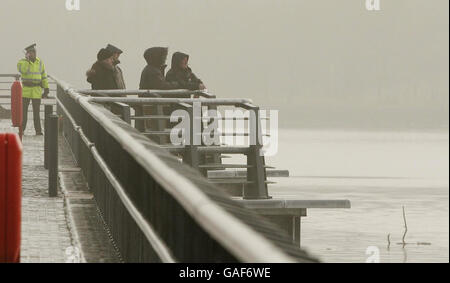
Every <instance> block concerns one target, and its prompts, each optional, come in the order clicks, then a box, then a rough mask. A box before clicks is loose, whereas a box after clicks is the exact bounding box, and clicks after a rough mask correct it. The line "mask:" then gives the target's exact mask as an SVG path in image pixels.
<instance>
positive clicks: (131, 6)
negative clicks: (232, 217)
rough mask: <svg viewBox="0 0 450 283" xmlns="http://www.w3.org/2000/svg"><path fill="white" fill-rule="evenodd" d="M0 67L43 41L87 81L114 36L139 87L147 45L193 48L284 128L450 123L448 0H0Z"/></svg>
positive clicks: (207, 68) (60, 69) (232, 92)
mask: <svg viewBox="0 0 450 283" xmlns="http://www.w3.org/2000/svg"><path fill="white" fill-rule="evenodd" d="M0 3H1V8H0V38H1V44H0V50H1V53H0V56H1V62H2V64H1V65H0V73H11V72H15V70H16V63H17V60H18V59H19V58H21V57H23V53H22V49H23V48H24V47H25V46H28V45H30V44H32V43H35V42H36V43H37V44H38V56H39V57H41V58H42V59H43V60H44V62H45V63H46V66H47V70H48V72H49V73H51V74H53V75H55V76H57V77H58V78H60V79H63V80H65V81H67V82H69V83H70V84H72V85H73V86H75V87H78V88H88V87H89V85H88V84H87V82H86V80H85V72H86V70H87V69H88V68H89V67H90V65H92V63H93V62H94V61H95V59H96V54H97V51H98V50H99V49H100V48H101V47H104V46H106V44H107V43H112V44H114V45H116V46H118V47H120V48H121V49H123V50H124V52H125V53H124V54H123V55H122V57H121V61H122V64H121V66H122V69H123V70H124V73H125V79H126V83H127V87H128V88H129V89H137V88H138V83H139V76H140V72H141V70H142V68H143V67H144V65H145V62H144V59H143V57H142V54H143V52H144V50H145V49H146V48H148V47H151V46H168V47H169V48H170V52H174V51H183V52H186V53H189V54H190V55H191V59H190V65H191V67H192V68H193V70H194V72H196V73H197V74H198V75H199V76H200V77H201V78H202V79H203V80H204V81H205V83H206V85H207V87H208V89H209V90H210V91H211V92H212V93H214V94H216V95H217V96H219V97H248V98H251V99H253V100H254V102H255V103H256V104H259V105H262V106H264V107H266V108H270V109H279V110H280V114H279V115H280V124H281V127H296V128H315V127H323V128H364V129H437V128H439V129H448V106H449V100H448V95H449V88H448V85H449V84H448V76H449V71H448V70H449V65H448V61H449V56H448V48H449V38H448V33H449V30H448V19H449V18H448V10H449V7H448V6H449V1H448V0H431V1H430V0H428V1H426V0H381V11H367V10H366V8H365V0H340V1H336V0H151V1H150V0H149V1H144V0H95V1H92V0H81V10H80V11H67V10H66V8H65V0H39V1H35V0H1V1H0Z"/></svg>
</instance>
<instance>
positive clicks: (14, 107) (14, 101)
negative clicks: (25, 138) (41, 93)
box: [11, 80, 23, 139]
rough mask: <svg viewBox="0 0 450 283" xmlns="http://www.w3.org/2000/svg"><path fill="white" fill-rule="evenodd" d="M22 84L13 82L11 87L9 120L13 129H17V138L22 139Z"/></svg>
mask: <svg viewBox="0 0 450 283" xmlns="http://www.w3.org/2000/svg"><path fill="white" fill-rule="evenodd" d="M22 112H23V108H22V84H21V83H20V82H19V81H17V80H16V81H15V82H14V83H13V84H12V86H11V120H12V125H13V127H18V128H19V136H20V139H22V120H23V113H22Z"/></svg>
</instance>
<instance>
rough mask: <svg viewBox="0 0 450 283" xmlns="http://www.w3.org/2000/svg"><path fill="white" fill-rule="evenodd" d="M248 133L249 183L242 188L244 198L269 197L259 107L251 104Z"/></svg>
mask: <svg viewBox="0 0 450 283" xmlns="http://www.w3.org/2000/svg"><path fill="white" fill-rule="evenodd" d="M249 112H250V117H249V123H250V125H249V134H250V145H249V151H248V153H247V165H248V167H249V168H248V169H247V180H248V181H249V182H251V183H250V185H249V186H248V187H246V188H245V190H244V198H245V199H268V198H270V196H269V193H268V190H267V183H266V179H267V178H266V168H265V161H264V155H263V153H262V138H261V137H262V133H261V131H262V129H261V120H260V115H259V107H257V106H251V107H250V109H249Z"/></svg>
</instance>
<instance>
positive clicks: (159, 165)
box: [51, 76, 294, 262]
mask: <svg viewBox="0 0 450 283" xmlns="http://www.w3.org/2000/svg"><path fill="white" fill-rule="evenodd" d="M51 77H52V79H53V80H55V81H56V82H57V83H58V85H59V86H60V87H61V88H62V89H63V90H64V91H65V92H66V93H67V94H68V95H69V96H71V97H72V98H73V99H74V100H75V101H77V102H78V103H79V104H80V105H81V107H83V108H84V109H85V110H86V111H87V112H88V113H89V114H91V115H92V117H93V118H94V119H95V120H97V121H98V122H99V123H100V124H101V125H102V126H103V127H104V129H105V130H106V131H107V132H108V133H109V134H110V135H111V136H113V137H114V138H115V139H116V141H117V142H118V143H120V145H121V146H122V147H123V148H124V149H125V150H126V151H127V152H128V153H129V154H130V155H131V156H132V157H133V158H134V159H135V160H136V162H138V163H139V164H140V165H141V166H142V167H143V168H145V170H146V171H147V172H148V173H149V174H150V175H151V176H152V177H153V178H154V179H155V180H156V181H157V182H158V183H159V184H161V186H162V187H164V188H165V189H166V190H167V192H168V193H169V194H170V195H171V196H172V197H173V198H174V199H176V200H177V201H178V202H179V204H180V205H181V206H182V207H184V209H186V211H187V212H188V213H189V214H190V215H191V217H192V218H194V219H195V220H196V221H197V223H199V225H201V226H202V227H203V228H204V229H205V230H206V231H208V233H210V235H212V236H213V237H214V238H215V239H216V240H217V241H218V242H220V243H221V244H222V245H224V247H226V248H227V249H228V250H230V251H233V253H234V254H235V255H236V257H237V258H238V259H240V260H241V261H244V262H294V259H293V258H292V257H290V256H288V255H287V254H286V253H284V252H282V251H281V250H280V249H279V248H277V247H276V246H275V245H274V244H273V243H272V242H270V241H269V240H268V239H266V238H265V237H264V236H262V235H261V234H259V233H257V232H256V231H254V230H253V229H252V228H250V227H249V226H247V225H245V224H244V223H242V222H241V220H239V219H238V218H236V217H235V216H233V215H231V214H229V213H228V212H226V211H225V210H224V209H223V208H222V207H220V206H219V205H218V204H217V203H215V202H213V201H212V200H211V199H210V198H208V197H207V196H206V195H205V193H203V192H202V191H201V190H199V189H198V188H197V187H196V186H195V185H194V184H193V183H192V181H191V180H189V179H188V178H186V177H184V176H182V175H180V174H178V172H176V171H175V170H174V169H172V168H170V166H168V165H167V164H166V163H165V162H163V161H162V160H161V159H160V158H159V157H158V156H157V155H155V154H154V153H152V152H151V151H149V150H148V149H147V148H146V147H145V146H144V145H143V144H142V143H140V142H138V141H137V140H135V139H134V138H133V137H132V136H131V135H130V134H129V133H128V132H126V131H125V130H124V129H122V128H121V127H119V126H118V125H116V124H115V123H114V122H113V121H111V120H110V119H109V118H108V117H107V116H106V115H105V114H104V113H102V112H101V111H100V110H99V109H98V108H97V106H95V105H93V104H91V102H92V99H93V98H90V97H86V96H82V95H81V94H79V93H78V92H77V91H76V90H75V89H73V88H71V87H70V85H68V84H67V83H65V82H63V81H61V80H58V79H57V78H56V77H54V76H51Z"/></svg>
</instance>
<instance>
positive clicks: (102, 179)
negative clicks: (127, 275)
mask: <svg viewBox="0 0 450 283" xmlns="http://www.w3.org/2000/svg"><path fill="white" fill-rule="evenodd" d="M53 79H54V80H55V81H56V82H57V84H58V88H57V107H58V110H57V111H58V113H59V115H60V116H61V117H62V118H63V121H62V125H63V126H62V128H63V134H64V136H65V138H66V140H67V141H68V143H69V144H70V146H71V149H72V151H73V154H74V157H75V159H76V161H77V163H78V165H79V166H80V167H81V169H82V171H83V173H84V175H85V177H86V179H87V182H88V184H89V187H90V189H91V190H92V192H93V194H94V196H95V199H96V201H97V204H98V206H99V209H100V210H101V211H102V213H103V216H104V220H105V222H106V224H107V225H108V228H109V229H110V231H111V235H112V237H113V239H114V241H115V242H116V245H117V247H118V248H119V250H120V253H121V256H122V258H123V259H124V260H125V261H127V262H155V261H161V262H173V261H181V262H234V261H242V262H309V261H314V260H312V259H311V258H310V257H309V256H308V255H307V254H305V253H304V252H303V251H301V250H300V249H298V248H297V247H295V246H294V245H293V244H292V241H291V239H290V238H289V237H288V236H287V235H286V234H283V233H281V232H280V231H279V229H277V228H276V226H274V224H272V223H270V222H267V221H266V220H264V219H263V218H261V217H260V216H259V215H257V214H255V213H253V212H251V211H249V210H247V209H245V208H244V207H243V206H241V205H239V204H238V203H237V202H235V201H233V200H231V198H230V197H229V196H228V195H226V194H224V193H223V192H222V191H220V189H218V188H217V187H216V186H214V185H212V184H211V183H209V182H208V180H207V179H206V178H205V177H204V176H202V175H201V174H200V173H199V172H198V171H197V170H195V169H193V168H192V167H189V166H186V165H183V164H181V163H180V162H179V160H178V159H177V158H176V157H175V156H173V155H172V154H170V153H169V152H167V151H166V150H164V149H163V148H161V146H159V145H157V144H155V143H153V142H152V141H150V140H149V139H148V138H146V137H145V136H144V135H143V134H142V133H140V132H138V131H137V130H136V129H134V128H133V127H131V126H130V125H129V124H128V123H126V122H125V121H123V120H121V119H119V118H117V117H116V116H115V115H114V114H113V113H111V112H110V111H108V110H107V109H105V108H104V107H103V106H102V105H101V104H99V103H100V102H102V101H101V99H102V98H93V97H86V96H83V95H81V94H80V93H79V92H77V91H76V90H74V89H72V88H71V87H70V86H69V85H67V84H66V83H64V82H63V81H60V80H58V79H56V78H54V77H53ZM108 99H110V98H108ZM120 99H122V98H120ZM106 102H109V103H110V102H114V103H115V102H121V101H110V100H108V101H106ZM127 102H128V101H127ZM179 102H181V101H179ZM207 103H211V102H207Z"/></svg>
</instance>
